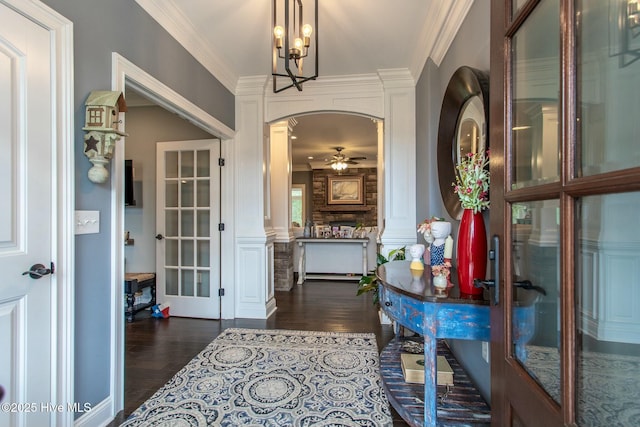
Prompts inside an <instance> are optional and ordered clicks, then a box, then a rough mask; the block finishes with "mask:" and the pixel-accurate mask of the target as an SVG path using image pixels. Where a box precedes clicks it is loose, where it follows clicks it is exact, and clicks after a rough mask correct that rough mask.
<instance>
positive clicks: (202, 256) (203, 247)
mask: <svg viewBox="0 0 640 427" xmlns="http://www.w3.org/2000/svg"><path fill="white" fill-rule="evenodd" d="M210 245H211V242H210V241H209V240H198V241H197V250H198V267H209V265H210V264H211V263H210V261H209V258H210V253H209V246H210Z"/></svg>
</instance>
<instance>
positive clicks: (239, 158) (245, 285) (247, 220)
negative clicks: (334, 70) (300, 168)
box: [232, 77, 276, 319]
mask: <svg viewBox="0 0 640 427" xmlns="http://www.w3.org/2000/svg"><path fill="white" fill-rule="evenodd" d="M266 83H267V79H266V77H250V78H241V79H240V80H239V81H238V86H237V88H236V109H235V110H236V129H237V130H238V131H237V133H236V137H235V141H234V144H233V147H232V149H233V150H234V156H233V157H234V159H235V162H236V163H235V169H234V170H235V177H234V182H235V183H236V185H235V192H236V194H235V198H234V199H235V200H234V201H235V224H236V227H235V250H236V254H235V277H236V289H235V317H244V318H253V319H266V318H267V317H269V316H270V315H271V314H272V313H273V312H274V311H275V309H276V302H275V298H274V288H273V256H274V246H273V242H274V240H275V234H274V233H273V232H272V231H271V230H270V227H271V217H270V215H271V214H270V194H269V188H270V185H269V177H270V170H269V169H270V164H269V157H270V148H269V137H268V134H267V133H266V132H265V126H264V122H265V120H264V88H265V85H266Z"/></svg>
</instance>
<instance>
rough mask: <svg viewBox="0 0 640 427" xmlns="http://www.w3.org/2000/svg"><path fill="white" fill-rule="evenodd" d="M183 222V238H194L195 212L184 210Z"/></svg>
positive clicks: (181, 224)
mask: <svg viewBox="0 0 640 427" xmlns="http://www.w3.org/2000/svg"><path fill="white" fill-rule="evenodd" d="M180 216H181V218H182V220H181V221H180V227H181V233H180V235H181V236H182V237H193V211H191V210H184V209H183V210H182V211H181V212H180Z"/></svg>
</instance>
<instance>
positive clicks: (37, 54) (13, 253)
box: [0, 4, 66, 426]
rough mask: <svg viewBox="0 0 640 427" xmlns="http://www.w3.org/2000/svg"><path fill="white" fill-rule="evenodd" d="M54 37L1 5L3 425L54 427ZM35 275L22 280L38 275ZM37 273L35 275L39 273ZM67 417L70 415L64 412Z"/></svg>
mask: <svg viewBox="0 0 640 427" xmlns="http://www.w3.org/2000/svg"><path fill="white" fill-rule="evenodd" d="M50 47H51V41H50V35H49V32H48V31H47V30H46V29H44V28H42V27H40V26H39V25H37V24H35V23H34V22H32V21H31V20H29V19H27V18H25V17H24V16H22V15H20V14H19V13H17V12H15V11H14V10H12V9H10V8H8V7H7V6H5V5H1V4H0V153H1V154H0V271H1V272H2V276H1V278H0V386H1V387H2V388H3V390H4V397H3V401H2V404H3V405H4V406H2V410H0V425H2V426H49V425H53V423H54V421H53V420H54V416H55V413H54V412H53V411H52V410H50V409H49V408H48V407H47V403H49V404H51V402H52V397H53V396H52V392H51V390H52V387H53V386H54V384H52V373H53V372H55V371H54V370H53V367H52V363H55V357H54V355H53V354H52V352H51V348H52V340H53V339H55V335H53V331H52V327H53V326H54V325H56V323H57V322H56V321H55V317H54V316H55V313H54V312H53V311H52V307H51V301H52V291H51V289H52V287H51V286H52V279H51V271H50V269H51V267H52V264H51V260H52V256H53V252H52V244H53V238H52V236H53V233H54V231H55V227H54V225H53V223H52V218H51V215H52V214H51V212H52V209H53V207H54V206H53V205H52V199H51V194H52V192H53V187H52V184H51V183H52V182H55V181H53V180H52V173H53V171H52V166H51V159H52V157H53V153H52V152H51V151H52V150H51V143H50V141H51V133H52V132H53V112H52V107H51V105H52V83H51V80H52V75H51V54H52V53H51V51H50ZM36 264H41V267H39V268H38V267H34V269H33V270H34V272H33V274H32V275H29V274H25V275H23V272H25V271H29V270H32V268H31V267H32V266H33V265H36ZM36 270H37V271H36ZM65 410H66V408H65Z"/></svg>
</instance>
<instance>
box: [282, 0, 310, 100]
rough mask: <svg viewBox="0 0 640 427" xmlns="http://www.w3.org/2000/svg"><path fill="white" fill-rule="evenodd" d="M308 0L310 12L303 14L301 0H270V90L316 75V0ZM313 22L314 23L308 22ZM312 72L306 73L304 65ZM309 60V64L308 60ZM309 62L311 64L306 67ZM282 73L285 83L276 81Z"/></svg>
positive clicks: (289, 86)
mask: <svg viewBox="0 0 640 427" xmlns="http://www.w3.org/2000/svg"><path fill="white" fill-rule="evenodd" d="M306 3H307V4H309V3H311V6H312V7H311V8H308V9H311V10H308V9H307V12H313V16H311V19H309V16H308V15H307V17H306V18H305V15H304V10H303V4H302V0H273V25H272V28H273V38H272V50H273V52H272V54H273V63H272V72H271V75H272V76H273V92H274V93H278V92H282V91H283V90H286V89H289V88H291V87H295V88H296V89H298V90H299V91H302V84H303V83H304V82H306V81H308V80H315V79H316V78H317V77H318V0H306ZM311 22H312V23H313V25H312V24H311ZM312 36H313V38H312ZM305 61H306V62H307V64H306V65H307V68H311V69H312V72H310V73H308V74H305V70H304V67H303V65H305ZM309 62H310V64H309ZM309 65H310V67H309ZM278 77H285V78H286V80H285V83H282V80H280V81H278Z"/></svg>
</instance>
